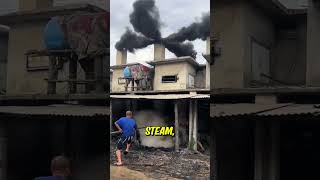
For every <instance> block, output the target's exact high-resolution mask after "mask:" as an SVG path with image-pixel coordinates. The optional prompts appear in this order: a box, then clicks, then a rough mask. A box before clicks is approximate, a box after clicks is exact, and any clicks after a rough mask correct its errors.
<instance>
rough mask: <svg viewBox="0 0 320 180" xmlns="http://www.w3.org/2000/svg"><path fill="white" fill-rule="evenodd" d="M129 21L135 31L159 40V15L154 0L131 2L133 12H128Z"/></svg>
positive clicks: (156, 40)
mask: <svg viewBox="0 0 320 180" xmlns="http://www.w3.org/2000/svg"><path fill="white" fill-rule="evenodd" d="M130 22H131V24H132V26H133V28H134V30H135V31H136V32H139V33H141V34H143V35H144V36H146V37H148V38H151V39H153V40H154V41H155V42H159V41H160V39H161V32H160V15H159V10H158V8H157V7H156V6H155V2H154V0H138V1H136V2H134V3H133V12H132V13H131V14H130Z"/></svg>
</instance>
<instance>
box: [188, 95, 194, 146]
mask: <svg viewBox="0 0 320 180" xmlns="http://www.w3.org/2000/svg"><path fill="white" fill-rule="evenodd" d="M192 132H193V103H192V100H191V99H190V100H189V144H188V147H189V149H192V146H193V145H192V143H193V142H192Z"/></svg>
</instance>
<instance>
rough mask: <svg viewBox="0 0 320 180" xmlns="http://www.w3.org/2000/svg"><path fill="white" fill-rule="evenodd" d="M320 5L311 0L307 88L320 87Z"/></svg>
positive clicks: (308, 28)
mask: <svg viewBox="0 0 320 180" xmlns="http://www.w3.org/2000/svg"><path fill="white" fill-rule="evenodd" d="M319 4H320V3H319V2H316V1H314V0H309V5H308V6H309V7H308V25H307V26H308V27H307V75H306V85H307V86H313V87H314V86H320V73H319V66H320V60H319V57H320V48H319V42H320V33H319V32H320V5H319Z"/></svg>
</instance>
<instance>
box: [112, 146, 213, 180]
mask: <svg viewBox="0 0 320 180" xmlns="http://www.w3.org/2000/svg"><path fill="white" fill-rule="evenodd" d="M115 150H116V146H115V142H112V143H111V152H110V153H111V155H110V158H111V163H114V162H115V161H116V157H115ZM123 159H124V163H125V166H126V167H127V168H129V169H132V170H136V171H140V172H143V173H145V174H146V175H148V176H149V177H151V178H154V179H168V178H170V177H174V178H178V179H190V180H191V179H204V180H205V179H210V178H209V176H210V156H209V154H208V153H204V154H202V153H195V152H191V151H189V150H186V149H184V150H181V151H179V152H175V151H174V150H173V149H165V148H150V147H143V146H139V145H137V144H134V145H133V147H132V148H131V151H130V152H129V154H127V155H123Z"/></svg>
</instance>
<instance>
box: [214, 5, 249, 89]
mask: <svg viewBox="0 0 320 180" xmlns="http://www.w3.org/2000/svg"><path fill="white" fill-rule="evenodd" d="M214 6H215V10H214V11H212V18H211V19H212V21H211V30H212V31H211V32H212V36H213V37H214V38H215V39H217V40H218V41H217V43H216V47H219V48H221V49H222V50H221V56H219V57H215V63H214V65H213V66H211V88H232V87H233V88H241V87H244V83H243V79H244V65H243V57H244V47H243V46H244V44H243V39H244V37H243V34H244V27H243V26H244V18H245V17H244V16H245V14H244V11H245V9H244V5H243V4H241V3H240V2H228V3H221V2H215V4H214Z"/></svg>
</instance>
